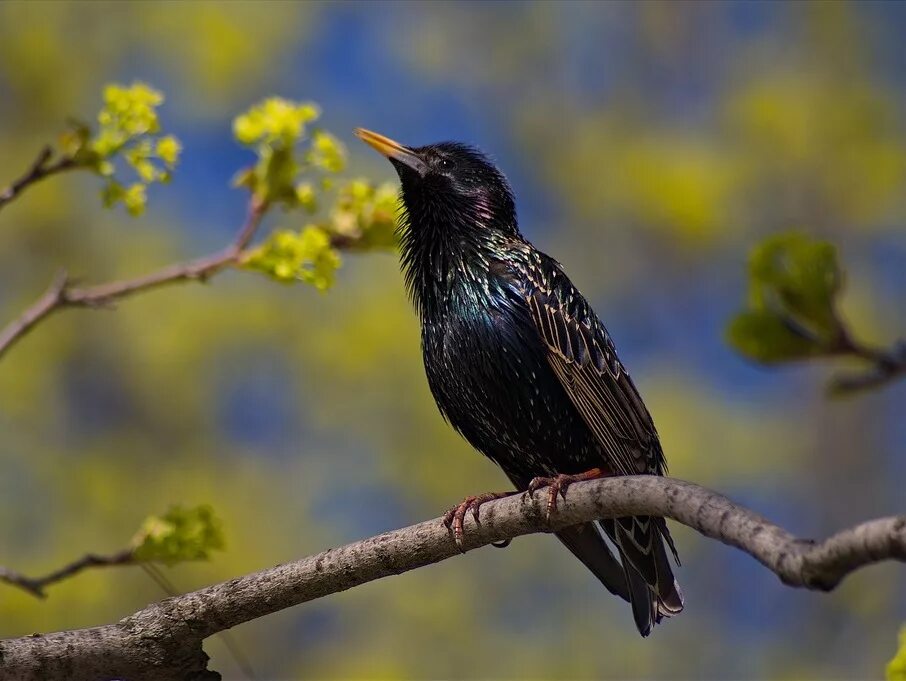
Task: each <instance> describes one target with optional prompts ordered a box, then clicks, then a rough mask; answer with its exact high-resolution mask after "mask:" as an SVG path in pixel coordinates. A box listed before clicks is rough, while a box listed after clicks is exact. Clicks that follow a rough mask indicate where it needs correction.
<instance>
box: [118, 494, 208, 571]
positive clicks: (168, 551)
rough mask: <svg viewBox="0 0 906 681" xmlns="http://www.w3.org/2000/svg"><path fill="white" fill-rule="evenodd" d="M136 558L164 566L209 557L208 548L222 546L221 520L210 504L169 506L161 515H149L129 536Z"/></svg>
mask: <svg viewBox="0 0 906 681" xmlns="http://www.w3.org/2000/svg"><path fill="white" fill-rule="evenodd" d="M132 546H133V547H135V548H134V555H135V557H136V559H138V560H145V561H160V562H162V563H166V564H167V565H173V564H175V563H179V562H183V561H187V560H208V558H209V557H210V553H211V551H214V550H222V549H223V547H224V541H223V529H222V526H221V522H220V520H219V519H218V518H217V516H216V515H215V514H214V511H213V509H212V508H211V507H210V506H207V505H202V506H196V507H194V508H182V507H181V506H171V507H170V508H169V509H168V510H167V512H166V513H165V514H164V515H162V516H150V517H149V518H147V519H146V520H145V521H144V522H143V523H142V526H141V529H139V531H138V533H137V534H136V535H135V537H133V539H132Z"/></svg>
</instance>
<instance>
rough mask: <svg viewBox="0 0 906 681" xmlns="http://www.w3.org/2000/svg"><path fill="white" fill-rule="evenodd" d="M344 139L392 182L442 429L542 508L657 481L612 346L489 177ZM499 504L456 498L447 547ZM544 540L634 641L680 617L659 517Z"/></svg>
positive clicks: (461, 150)
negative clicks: (600, 486)
mask: <svg viewBox="0 0 906 681" xmlns="http://www.w3.org/2000/svg"><path fill="white" fill-rule="evenodd" d="M356 135H358V136H359V137H360V138H361V139H362V140H363V141H365V142H366V143H368V144H369V145H370V146H372V147H374V148H375V149H376V150H377V151H378V152H380V153H381V154H383V155H384V156H386V157H387V158H388V159H389V160H390V162H391V163H392V164H393V166H394V168H396V171H397V173H398V174H399V177H400V181H401V183H402V200H403V204H404V205H405V212H404V214H403V215H402V216H401V220H400V245H401V265H402V270H403V273H404V276H405V281H406V286H407V289H408V292H409V295H410V297H411V299H412V301H413V303H414V305H415V308H416V311H417V312H418V315H419V318H420V319H421V325H422V338H421V340H422V352H423V355H424V361H425V370H426V373H427V375H428V383H429V385H430V387H431V392H432V393H433V395H434V399H435V400H436V401H437V406H438V407H439V408H440V411H441V413H442V414H443V416H444V417H445V418H446V419H447V420H448V421H449V422H450V424H451V425H452V426H453V427H454V428H455V429H456V430H458V431H459V432H460V433H461V434H462V435H463V436H464V437H465V438H466V439H467V440H468V441H469V442H470V443H471V444H472V445H473V446H474V447H475V448H476V449H478V450H479V451H480V452H482V453H483V454H484V455H485V456H487V457H489V458H490V459H491V460H492V461H494V462H495V463H497V464H498V465H499V466H500V467H501V468H502V469H503V471H504V473H506V475H507V477H508V478H509V479H510V481H512V483H513V484H514V485H515V486H516V489H517V490H526V489H528V490H531V491H534V490H535V489H537V488H538V487H540V486H544V485H550V490H549V500H548V512H549V513H550V511H552V510H554V509H555V506H556V497H557V493H558V492H559V493H560V494H564V495H565V492H566V488H567V487H568V485H569V484H570V483H571V482H573V481H576V480H580V479H589V478H594V477H602V476H606V475H637V474H649V475H664V474H665V471H666V463H665V460H664V454H663V451H662V449H661V445H660V441H659V440H658V435H657V431H656V430H655V427H654V423H653V422H652V420H651V416H650V414H649V413H648V410H647V409H646V408H645V404H644V403H643V402H642V398H641V397H640V396H639V393H638V390H637V389H636V387H635V385H634V384H633V382H632V379H631V378H630V377H629V374H628V373H627V372H626V369H625V368H624V367H623V365H622V364H621V363H620V360H619V358H618V357H617V354H616V350H615V348H614V344H613V341H612V340H611V339H610V336H609V334H608V333H607V330H606V329H605V328H604V325H603V324H602V323H601V322H600V320H599V319H598V317H597V316H596V315H595V313H594V311H593V310H592V309H591V306H590V305H589V304H588V302H587V301H586V300H585V298H584V297H583V296H582V294H581V293H579V291H577V290H576V289H575V287H573V285H572V283H571V282H570V280H569V278H568V277H567V276H566V274H565V273H564V272H563V270H562V268H561V266H560V264H559V263H557V262H556V261H555V260H554V259H553V258H551V257H549V256H547V255H545V254H544V253H542V252H541V251H539V250H538V249H536V248H535V247H534V246H532V244H531V243H529V242H528V241H526V239H525V238H524V237H523V236H522V234H520V232H519V227H518V224H517V221H516V208H515V204H514V199H513V193H512V191H511V189H510V187H509V184H508V183H507V180H506V178H504V176H503V174H502V173H501V172H500V171H499V170H498V169H497V168H496V167H495V166H494V165H493V164H492V163H491V162H490V161H489V160H488V159H487V157H485V156H484V155H483V154H482V153H481V152H479V151H478V150H477V149H474V148H472V147H469V146H467V145H464V144H458V143H454V142H444V143H441V144H431V145H428V146H423V147H406V146H403V145H401V144H399V143H397V142H394V141H393V140H391V139H389V138H387V137H384V136H383V135H379V134H377V133H374V132H370V131H368V130H362V129H357V130H356ZM500 496H505V494H486V495H481V496H478V497H470V498H467V499H466V500H465V501H464V502H463V503H462V504H460V505H459V506H458V507H457V508H456V509H455V512H452V511H451V513H450V514H448V519H450V520H452V521H453V529H454V535H455V536H456V538H457V539H458V540H459V541H461V537H462V519H463V516H464V514H465V513H466V511H467V510H469V509H472V511H473V513H476V517H477V507H478V505H480V504H481V503H482V502H484V501H487V500H489V499H492V498H496V497H500ZM598 527H600V530H601V531H599V529H598ZM602 532H603V534H602ZM605 536H606V537H608V538H609V539H610V540H611V541H612V542H613V544H614V546H616V548H617V551H618V553H619V555H620V559H621V561H622V565H621V564H620V562H619V561H617V559H616V558H615V557H614V555H613V553H612V552H611V550H610V548H609V547H608V544H607V542H606V541H605V539H604V537H605ZM557 537H558V538H559V539H560V541H562V542H563V543H564V544H566V546H567V547H568V548H569V550H570V551H572V552H573V553H574V554H575V555H576V556H577V557H578V558H579V560H581V561H582V562H583V563H584V564H585V565H586V567H588V568H589V569H590V570H591V571H592V572H593V573H594V574H595V575H596V576H597V577H598V579H600V580H601V582H603V584H604V586H605V587H607V589H608V590H610V591H611V592H612V593H614V594H616V595H618V596H621V597H622V598H624V599H625V600H627V601H629V602H630V603H631V604H632V612H633V616H634V618H635V623H636V626H637V627H638V630H639V633H641V634H642V635H643V636H647V635H648V634H649V633H650V632H651V627H652V626H653V625H654V624H655V623H656V622H658V621H660V619H661V617H664V616H671V615H675V614H677V613H679V612H680V611H681V610H682V609H683V597H682V595H681V592H680V590H679V586H678V585H677V584H676V582H675V580H674V578H673V573H672V570H671V568H670V563H669V561H668V559H667V553H666V551H665V547H664V543H665V542H666V544H667V545H668V546H669V547H670V550H671V552H672V553H673V556H674V559H675V560H676V561H677V564H679V559H678V556H677V554H676V549H675V548H674V546H673V541H672V540H671V538H670V533H669V532H668V530H667V526H666V523H665V522H664V520H663V518H653V517H640V516H636V517H626V518H617V519H615V520H605V521H601V522H599V523H597V526H596V524H595V523H588V524H585V525H579V526H575V527H570V528H567V529H565V530H560V531H559V532H557Z"/></svg>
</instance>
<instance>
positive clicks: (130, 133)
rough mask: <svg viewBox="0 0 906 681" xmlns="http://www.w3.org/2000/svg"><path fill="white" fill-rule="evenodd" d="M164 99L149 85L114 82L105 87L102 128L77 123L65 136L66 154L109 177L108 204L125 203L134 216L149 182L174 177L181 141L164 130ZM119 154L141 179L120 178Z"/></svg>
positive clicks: (105, 193)
mask: <svg viewBox="0 0 906 681" xmlns="http://www.w3.org/2000/svg"><path fill="white" fill-rule="evenodd" d="M163 102H164V96H163V94H161V93H160V92H159V91H157V90H155V89H154V88H152V87H150V86H149V85H146V84H145V83H140V82H136V83H133V84H132V85H130V86H128V87H126V86H123V85H117V84H111V85H108V86H107V87H106V88H104V107H103V108H102V109H101V111H100V113H98V116H97V120H98V129H97V131H96V132H95V133H93V134H92V131H91V129H90V127H89V126H88V125H85V124H82V123H74V124H73V125H72V126H71V127H70V129H69V130H67V131H66V132H65V133H63V135H62V136H61V140H60V142H61V147H62V150H63V152H64V154H66V156H68V157H69V158H71V159H72V160H73V161H74V162H75V164H76V165H77V166H81V167H85V168H89V169H91V170H93V171H94V172H96V173H97V174H98V175H101V176H102V177H103V178H105V184H104V187H103V189H102V190H101V197H102V199H103V201H104V205H105V206H108V207H110V206H113V205H115V204H117V203H122V204H123V206H124V207H125V208H126V210H127V211H128V212H129V214H130V215H141V214H142V212H144V210H145V204H146V202H147V192H146V188H147V186H148V185H149V184H151V183H152V182H169V181H170V178H171V174H172V172H173V169H174V168H175V167H176V164H177V163H178V162H179V155H180V153H181V151H182V145H181V144H180V142H179V140H178V139H176V137H174V136H173V135H163V134H161V126H160V119H159V117H158V114H157V108H158V107H159V106H160V105H161V104H163ZM118 158H122V159H124V160H125V161H126V163H127V164H128V165H129V166H131V167H132V169H133V171H134V172H135V174H136V175H137V178H138V179H137V181H135V182H131V183H126V184H124V183H123V182H122V181H121V180H119V179H117V177H116V161H117V159H118Z"/></svg>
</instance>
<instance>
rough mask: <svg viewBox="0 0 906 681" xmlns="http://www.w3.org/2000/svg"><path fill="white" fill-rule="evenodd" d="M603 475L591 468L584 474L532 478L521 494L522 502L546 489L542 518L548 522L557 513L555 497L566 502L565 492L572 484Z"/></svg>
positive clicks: (597, 469)
mask: <svg viewBox="0 0 906 681" xmlns="http://www.w3.org/2000/svg"><path fill="white" fill-rule="evenodd" d="M604 476H605V473H604V472H603V471H602V470H601V469H600V468H592V469H591V470H589V471H585V472H584V473H579V474H578V475H564V474H560V475H555V476H553V477H549V478H545V477H537V478H532V480H531V482H529V484H528V487H527V488H526V490H525V492H524V493H523V496H522V498H523V500H527V499H529V498H531V497H532V496H533V495H534V494H535V492H537V491H538V490H539V489H541V488H542V487H547V488H548V491H547V505H546V507H545V513H544V518H545V520H548V521H549V520H550V519H551V516H552V515H553V514H554V513H555V512H556V511H557V495H558V494H559V495H560V497H561V498H562V499H563V500H564V501H566V490H568V489H569V486H570V485H572V484H573V483H574V482H580V481H582V480H594V479H595V478H603V477H604Z"/></svg>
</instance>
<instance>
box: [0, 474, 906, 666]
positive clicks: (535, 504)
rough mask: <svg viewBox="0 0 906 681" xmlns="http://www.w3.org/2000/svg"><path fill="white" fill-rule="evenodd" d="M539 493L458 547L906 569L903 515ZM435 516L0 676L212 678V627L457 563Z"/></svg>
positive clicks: (650, 485)
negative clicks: (627, 535)
mask: <svg viewBox="0 0 906 681" xmlns="http://www.w3.org/2000/svg"><path fill="white" fill-rule="evenodd" d="M546 499H547V492H546V490H540V491H538V492H536V493H535V494H534V495H533V497H531V499H530V500H529V501H528V502H526V501H524V500H523V497H522V496H521V495H515V496H511V497H508V498H506V499H501V500H499V501H494V502H490V503H488V504H486V505H485V506H483V507H482V515H481V523H480V524H477V523H475V522H474V521H473V520H472V518H471V517H468V516H467V520H466V523H467V525H466V533H465V539H464V545H463V548H464V549H466V550H469V549H475V548H478V547H481V546H486V545H488V544H491V543H493V542H499V541H501V540H504V539H510V538H513V537H518V536H521V535H524V534H529V533H532V532H548V531H552V530H557V529H560V528H563V527H566V526H569V525H575V524H579V523H584V522H588V521H590V520H593V519H598V518H616V517H621V516H626V515H653V516H663V517H667V518H673V519H674V520H676V521H678V522H680V523H682V524H684V525H687V526H689V527H691V528H693V529H695V530H697V531H698V532H700V533H701V534H703V535H705V536H706V537H711V538H713V539H717V540H718V541H721V542H723V543H725V544H729V545H731V546H736V547H737V548H740V549H742V550H743V551H745V552H746V553H748V554H749V555H751V556H753V557H754V558H755V559H756V560H758V561H759V562H760V563H762V564H763V565H765V566H766V567H767V568H768V569H770V570H771V571H773V572H774V573H775V574H777V576H778V577H780V579H781V581H782V582H783V583H785V584H788V585H790V586H797V587H804V588H808V589H816V590H822V591H827V590H830V589H833V588H834V587H835V586H836V585H837V584H838V583H839V582H840V581H841V580H842V579H843V578H844V577H845V576H846V575H848V574H849V573H851V572H853V571H855V570H857V569H859V568H861V567H864V566H866V565H871V564H875V563H879V562H881V561H884V560H898V561H904V562H906V516H898V517H889V518H881V519H878V520H872V521H869V522H866V523H862V524H861V525H857V526H856V527H853V528H850V529H847V530H843V531H842V532H839V533H837V534H835V535H833V536H831V537H829V538H828V539H826V540H824V541H822V542H814V541H811V540H803V539H798V538H796V537H795V536H794V535H792V534H790V533H789V532H788V531H786V530H784V529H783V528H781V527H779V526H777V525H774V524H773V523H771V522H769V521H767V520H765V519H764V518H762V517H761V516H759V515H758V514H756V513H754V512H753V511H750V510H748V509H746V508H743V507H742V506H738V505H736V504H734V503H733V502H731V501H730V500H729V499H727V498H726V497H724V496H722V495H720V494H718V493H716V492H713V491H711V490H708V489H705V488H703V487H700V486H698V485H695V484H692V483H689V482H683V481H680V480H674V479H670V478H661V477H657V476H635V477H624V478H606V479H601V480H593V481H588V482H581V483H576V484H575V485H573V486H572V487H570V490H569V494H568V496H567V499H566V500H565V501H563V502H561V503H560V504H559V505H558V512H557V514H556V515H555V516H554V517H553V518H552V520H551V521H550V522H549V523H548V522H547V521H546V520H545V506H546ZM459 555H460V551H459V548H458V547H457V546H456V544H455V542H454V541H453V539H452V537H451V536H450V534H449V532H448V530H447V529H446V527H444V525H443V522H442V520H441V519H440V518H436V519H434V520H429V521H427V522H423V523H420V524H418V525H413V526H411V527H407V528H405V529H401V530H395V531H393V532H387V533H384V534H381V535H379V536H376V537H372V538H370V539H365V540H363V541H359V542H356V543H353V544H349V545H347V546H343V547H340V548H336V549H331V550H329V551H325V552H323V553H320V554H317V555H315V556H310V557H308V558H303V559H302V560H298V561H295V562H292V563H287V564H284V565H279V566H277V567H274V568H271V569H268V570H263V571H261V572H256V573H253V574H249V575H245V576H244V577H239V578H236V579H232V580H230V581H228V582H222V583H220V584H216V585H214V586H210V587H207V588H204V589H201V590H199V591H195V592H192V593H188V594H185V595H182V596H177V597H176V598H169V599H167V600H164V601H161V602H159V603H155V604H152V605H150V606H148V607H146V608H144V609H142V610H140V611H138V612H136V613H135V614H133V615H131V616H129V617H126V618H125V619H123V620H121V621H119V622H117V623H116V624H110V625H105V626H101V627H94V628H92V629H82V630H76V631H66V632H59V633H54V634H46V635H40V634H35V635H32V636H27V637H23V638H18V639H9V640H6V641H0V660H2V661H3V666H2V667H0V679H3V680H5V679H16V680H17V681H31V680H36V679H46V678H129V679H130V680H131V681H144V680H150V679H155V680H157V681H167V680H171V679H172V680H179V681H187V680H189V679H192V680H194V681H197V680H199V679H219V678H220V676H219V674H217V673H216V672H213V671H210V670H208V668H207V662H208V659H207V656H206V655H205V654H204V651H203V650H202V646H201V644H202V641H203V640H204V639H205V638H207V637H208V636H211V635H213V634H215V633H217V632H219V631H223V630H225V629H229V628H231V627H234V626H236V625H238V624H241V623H243V622H248V621H249V620H253V619H257V618H259V617H263V616H264V615H268V614H270V613H273V612H277V611H279V610H283V609H285V608H289V607H291V606H294V605H298V604H300V603H305V602H307V601H312V600H315V599H318V598H322V597H324V596H327V595H329V594H333V593H337V592H340V591H345V590H346V589H350V588H352V587H354V586H358V585H360V584H364V583H366V582H370V581H373V580H376V579H381V578H382V577H388V576H390V575H398V574H401V573H403V572H407V571H409V570H414V569H416V568H419V567H423V566H425V565H430V564H432V563H436V562H439V561H441V560H445V559H447V558H453V557H455V556H459Z"/></svg>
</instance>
